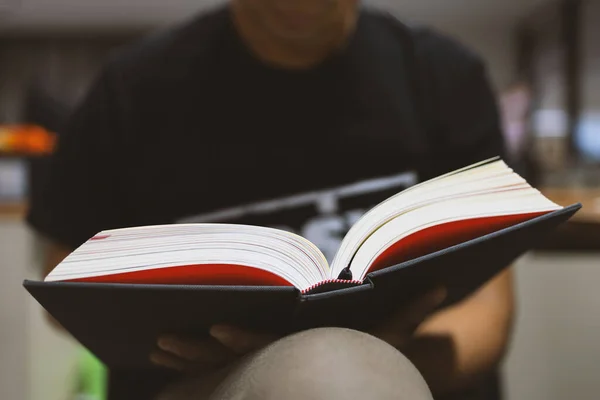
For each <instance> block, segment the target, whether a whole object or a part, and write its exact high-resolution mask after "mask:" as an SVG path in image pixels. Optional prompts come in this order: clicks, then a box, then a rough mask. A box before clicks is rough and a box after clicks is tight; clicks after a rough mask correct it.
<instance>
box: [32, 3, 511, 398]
mask: <svg viewBox="0 0 600 400" xmlns="http://www.w3.org/2000/svg"><path fill="white" fill-rule="evenodd" d="M407 32H408V30H407V28H406V27H405V26H404V25H402V24H400V22H398V21H397V20H396V19H394V18H393V17H391V16H389V15H386V14H383V13H377V12H374V11H366V10H363V11H362V13H361V17H360V19H359V21H358V25H357V29H356V31H355V33H354V35H353V36H352V38H351V39H350V41H349V42H348V43H347V45H346V46H345V47H344V49H343V50H341V51H340V52H339V53H338V54H334V55H332V56H331V57H330V58H328V59H327V60H325V61H324V62H323V63H322V64H321V65H319V66H317V67H315V68H313V69H311V70H307V71H289V70H283V69H278V68H276V67H271V66H266V65H264V64H262V63H261V62H259V61H257V60H256V59H255V58H254V57H253V55H252V54H251V53H250V52H249V50H247V49H246V48H245V47H244V46H243V44H242V42H241V40H240V38H239V37H238V36H237V34H236V32H235V29H234V27H233V25H232V23H231V19H230V15H229V11H228V9H227V8H226V7H223V8H218V9H215V10H213V11H211V12H209V13H205V14H203V15H201V16H199V17H198V18H196V19H194V20H192V21H190V22H188V23H186V24H184V25H181V26H178V27H175V28H174V29H172V30H170V31H168V32H165V33H161V34H157V35H154V36H152V37H149V38H146V39H144V40H143V41H142V42H140V43H136V44H134V45H132V46H129V47H128V48H127V49H125V50H124V51H121V52H120V53H119V54H118V55H116V56H115V58H114V59H113V60H112V61H111V62H110V63H109V64H108V65H107V66H106V68H104V70H103V72H102V73H101V75H100V76H99V78H98V80H97V81H96V83H95V84H94V85H93V88H92V89H91V91H90V93H89V95H88V96H87V97H86V99H85V100H84V101H83V103H82V104H81V106H80V107H79V108H78V109H77V111H76V112H75V113H74V115H73V116H72V118H71V120H70V123H69V124H68V127H67V129H66V130H65V131H64V132H61V134H60V139H59V143H58V148H57V151H56V153H55V155H54V157H53V160H52V166H51V171H50V179H49V181H48V183H47V187H46V190H45V191H44V192H43V193H44V196H43V198H41V199H37V200H36V199H34V201H33V202H32V204H33V207H32V208H31V210H30V214H29V218H28V219H29V222H30V224H31V225H32V226H33V227H34V228H36V229H37V230H38V231H40V232H41V233H43V234H46V235H47V236H49V237H50V238H52V239H54V240H55V241H57V242H59V243H62V244H65V245H68V246H71V247H76V246H78V245H80V244H81V243H83V242H84V241H85V240H87V239H88V238H89V237H91V236H93V235H94V234H95V233H97V232H99V231H101V230H104V229H110V228H118V227H126V226H135V225H148V224H166V223H180V222H231V223H248V224H261V225H268V226H274V227H279V228H283V229H288V230H293V231H295V232H297V233H299V234H301V235H303V236H305V237H307V238H308V239H309V240H311V241H313V242H314V243H315V244H317V246H319V247H320V248H321V249H322V250H323V251H324V253H325V254H326V256H327V257H328V258H329V259H331V258H332V256H333V253H334V252H335V250H336V249H337V246H338V245H339V242H340V241H341V238H342V237H343V235H344V233H345V232H346V230H347V229H348V227H349V226H350V225H351V224H352V223H353V222H354V221H356V219H357V218H358V217H359V216H360V215H361V214H362V213H363V212H364V211H365V210H367V209H368V208H369V207H371V206H373V205H375V204H377V203H378V202H380V201H381V200H384V199H385V198H387V197H389V196H390V195H391V194H393V193H396V192H398V191H400V190H401V189H403V188H405V187H407V186H410V185H412V184H414V183H416V182H418V181H419V180H423V179H427V178H430V177H433V176H435V175H438V174H441V173H444V172H447V171H450V170H453V169H455V168H458V167H461V166H465V165H468V164H470V163H473V162H476V161H480V160H482V159H486V158H489V157H493V156H496V155H500V156H503V155H504V148H503V141H502V135H501V131H500V125H499V119H498V113H497V109H496V103H495V100H494V96H493V94H492V91H491V89H490V85H489V83H488V80H487V76H486V71H485V68H484V65H483V63H482V62H481V60H480V59H479V58H478V57H477V56H476V55H474V54H473V53H471V52H470V51H468V50H467V49H465V48H464V47H462V46H460V45H458V44H457V43H455V42H453V41H452V40H450V39H448V38H446V37H443V36H440V35H437V34H435V33H433V32H430V31H421V32H420V33H419V35H416V36H414V37H413V36H410V34H407ZM409 36H410V37H411V40H412V41H410V40H407V38H408V37H409ZM409 43H412V44H413V45H414V47H411V46H409V45H408V44H409ZM414 57H420V58H422V60H424V61H425V64H426V65H427V68H430V69H431V71H430V72H431V74H430V76H431V79H429V80H428V81H427V82H425V83H426V85H423V86H421V85H415V82H417V80H418V79H420V78H419V77H418V76H420V75H421V72H423V71H421V69H420V68H424V67H419V68H414V66H415V63H414V62H413V61H414V59H413V58H414ZM425 87H426V88H427V89H424V88H425ZM419 88H420V89H419ZM419 90H421V91H423V90H425V91H426V93H420V94H419V93H417V92H418V91H419ZM423 94H424V95H426V96H428V97H429V101H428V102H427V104H428V106H427V109H426V110H424V109H423V107H421V103H423V102H418V101H416V99H417V98H418V97H419V96H420V95H423ZM112 378H113V379H114V380H113V383H114V385H113V387H112V388H111V399H113V398H114V399H125V398H127V399H132V398H136V399H145V398H149V397H148V395H146V394H143V393H142V392H141V391H142V390H143V389H144V388H146V389H149V388H150V386H151V382H156V381H155V380H154V379H149V378H148V377H146V378H144V376H139V375H138V376H137V377H136V379H133V380H132V382H130V383H131V384H129V385H128V384H127V379H128V378H133V377H132V376H129V377H128V376H127V375H123V374H119V373H118V372H115V371H113V374H112ZM128 388H129V389H130V390H133V392H128V393H129V394H126V391H127V389H128ZM132 388H133V389H132ZM493 391H494V390H492V392H493ZM478 398H481V399H491V398H493V397H485V396H484V397H481V396H480V397H478Z"/></svg>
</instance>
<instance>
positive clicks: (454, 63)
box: [418, 32, 506, 175]
mask: <svg viewBox="0 0 600 400" xmlns="http://www.w3.org/2000/svg"><path fill="white" fill-rule="evenodd" d="M418 44H419V48H418V49H419V51H420V54H421V56H422V57H424V58H425V59H426V61H427V66H426V68H428V69H429V71H428V74H427V76H428V79H429V81H428V82H426V85H427V86H426V89H425V90H428V91H429V94H428V96H430V98H431V99H432V101H431V102H430V106H431V108H430V109H429V113H428V114H429V116H430V118H431V120H430V123H431V125H430V130H431V131H432V132H431V134H432V135H431V136H432V138H431V139H432V141H433V147H434V149H435V152H436V162H435V165H436V167H435V169H437V171H432V174H435V175H439V174H442V173H444V172H448V171H451V170H455V169H457V168H461V167H464V166H467V165H470V164H473V163H476V162H479V161H483V160H485V159H488V158H492V157H496V156H499V157H502V158H503V159H505V158H506V149H505V142H504V135H503V132H502V124H501V118H500V112H499V108H498V102H497V98H496V93H495V91H494V88H493V86H492V83H491V80H490V77H489V75H488V70H487V68H486V65H485V63H484V62H483V60H482V59H481V58H480V57H479V56H478V55H477V54H475V53H473V52H472V51H470V50H469V49H468V48H466V47H464V46H462V45H461V44H459V43H458V42H456V41H454V40H453V39H450V38H448V37H445V36H442V35H438V34H435V33H433V32H423V33H422V34H421V36H419V37H418Z"/></svg>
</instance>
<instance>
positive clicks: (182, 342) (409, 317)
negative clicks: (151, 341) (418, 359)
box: [151, 289, 446, 374]
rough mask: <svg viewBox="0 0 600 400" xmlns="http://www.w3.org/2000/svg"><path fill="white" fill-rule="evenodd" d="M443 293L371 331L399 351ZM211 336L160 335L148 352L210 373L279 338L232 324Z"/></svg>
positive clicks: (157, 359) (159, 360) (169, 363)
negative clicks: (154, 346)
mask: <svg viewBox="0 0 600 400" xmlns="http://www.w3.org/2000/svg"><path fill="white" fill-rule="evenodd" d="M445 296H446V292H445V290H444V289H436V290H433V291H431V292H429V293H427V294H425V295H424V296H422V297H420V298H418V299H416V300H415V301H414V302H413V303H411V304H410V305H409V306H407V307H404V308H402V309H401V310H400V311H399V312H397V313H396V314H395V315H394V316H393V317H392V318H391V319H390V320H388V321H386V322H385V323H384V324H382V325H381V326H379V327H377V328H376V329H375V330H373V331H372V332H370V333H371V334H373V335H374V336H376V337H378V338H380V339H382V340H384V341H386V342H388V343H389V344H391V345H392V346H394V347H396V348H398V349H400V350H401V349H402V348H403V347H404V346H405V345H406V344H407V343H408V342H409V341H410V339H411V338H412V336H413V334H414V332H415V330H416V329H417V327H418V326H419V325H420V324H421V322H422V321H423V320H424V319H425V318H427V317H428V316H429V314H430V313H431V312H433V311H434V310H435V309H436V308H437V306H439V305H440V304H441V303H442V302H443V301H444V298H445ZM210 336H211V338H209V339H206V340H197V339H189V338H182V337H174V336H165V337H161V338H159V340H158V347H159V348H160V350H159V351H156V352H154V353H153V354H152V355H151V360H152V361H153V362H154V363H155V364H158V365H161V366H164V367H167V368H171V369H176V370H179V371H186V372H195V373H201V374H202V373H206V374H210V373H212V372H214V371H216V370H218V369H220V368H223V367H226V366H227V365H229V364H231V363H233V362H235V361H236V360H237V359H238V358H239V357H241V356H244V355H246V354H248V353H252V352H254V351H257V350H260V349H262V348H264V347H266V346H267V345H269V344H270V343H272V342H274V341H276V340H277V339H278V338H277V337H276V336H273V335H266V334H257V333H253V332H248V331H245V330H242V329H238V328H235V327H231V326H214V327H212V328H211V330H210Z"/></svg>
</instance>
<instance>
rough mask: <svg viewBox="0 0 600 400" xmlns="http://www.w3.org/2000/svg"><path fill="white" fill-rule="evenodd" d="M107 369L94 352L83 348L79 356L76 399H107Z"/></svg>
mask: <svg viewBox="0 0 600 400" xmlns="http://www.w3.org/2000/svg"><path fill="white" fill-rule="evenodd" d="M106 378H107V370H106V367H105V366H104V364H102V363H101V362H100V361H99V360H98V359H97V358H96V357H95V356H94V355H93V354H92V353H90V352H89V351H88V350H87V349H85V348H83V349H82V350H81V353H80V356H79V369H78V376H77V387H76V389H77V390H76V395H75V399H76V400H106V398H107V397H106V384H107V379H106Z"/></svg>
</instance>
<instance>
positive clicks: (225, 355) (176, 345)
mask: <svg viewBox="0 0 600 400" xmlns="http://www.w3.org/2000/svg"><path fill="white" fill-rule="evenodd" d="M158 347H159V348H161V349H162V350H164V351H165V352H168V353H171V354H173V355H175V356H177V357H179V358H181V359H184V360H188V361H194V362H202V363H205V364H214V365H218V364H224V363H226V362H228V361H230V360H232V359H233V354H232V353H231V351H229V350H228V349H227V348H226V347H225V346H223V345H221V344H220V343H219V342H217V341H216V340H213V339H206V340H197V339H190V338H184V337H177V336H165V337H161V338H159V340H158Z"/></svg>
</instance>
